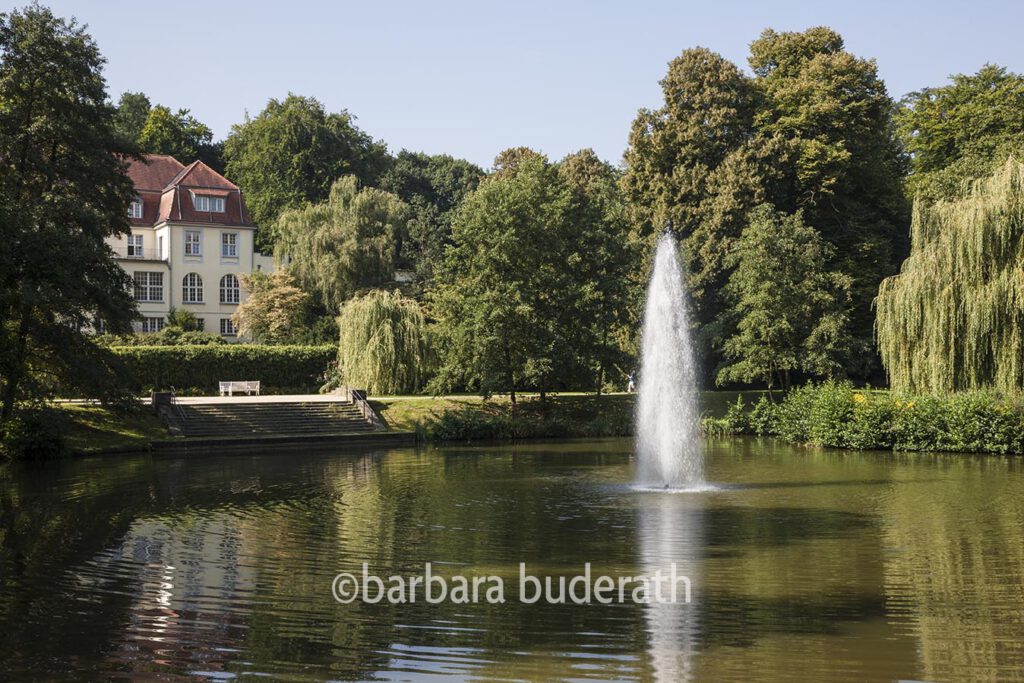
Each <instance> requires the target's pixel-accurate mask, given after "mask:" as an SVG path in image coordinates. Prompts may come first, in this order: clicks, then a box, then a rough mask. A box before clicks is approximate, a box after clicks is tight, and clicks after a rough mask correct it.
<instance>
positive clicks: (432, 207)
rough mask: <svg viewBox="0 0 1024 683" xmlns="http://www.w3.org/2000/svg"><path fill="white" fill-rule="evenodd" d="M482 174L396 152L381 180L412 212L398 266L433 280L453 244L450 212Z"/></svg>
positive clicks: (440, 159) (467, 166)
mask: <svg viewBox="0 0 1024 683" xmlns="http://www.w3.org/2000/svg"><path fill="white" fill-rule="evenodd" d="M483 175H484V172H483V170H482V169H481V168H480V167H479V166H477V165H475V164H472V163H470V162H468V161H464V160H462V159H455V158H453V157H450V156H448V155H444V154H438V155H434V156H430V155H427V154H423V153H422V152H418V153H417V152H409V151H406V150H402V151H401V152H399V154H398V156H397V157H396V158H395V161H394V164H393V165H392V166H391V168H390V169H389V170H388V171H387V173H386V174H385V175H384V177H383V178H382V179H381V181H380V188H381V189H382V190H386V191H388V192H391V193H393V194H395V195H397V196H398V197H399V198H400V199H402V201H404V202H406V203H407V204H409V206H410V207H411V210H412V215H411V217H410V219H409V223H408V230H407V234H402V235H398V236H397V237H398V246H397V252H398V257H397V262H398V267H400V268H414V269H415V270H416V272H417V274H418V275H419V276H420V277H421V278H422V279H424V280H429V279H430V278H432V277H433V275H434V272H435V271H436V270H437V269H438V267H439V266H440V264H441V261H442V260H443V258H444V250H445V248H446V247H447V246H448V245H450V244H451V231H452V228H451V219H452V215H453V212H454V211H455V209H456V207H458V205H459V203H460V202H461V201H462V200H463V198H464V197H465V196H466V195H467V194H469V193H470V192H472V191H473V190H475V189H476V187H477V185H479V183H480V180H481V178H483Z"/></svg>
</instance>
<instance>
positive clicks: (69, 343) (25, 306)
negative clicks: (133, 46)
mask: <svg viewBox="0 0 1024 683" xmlns="http://www.w3.org/2000/svg"><path fill="white" fill-rule="evenodd" d="M102 66H103V58H102V57H101V55H100V52H99V50H98V48H97V47H96V44H95V42H93V40H92V38H91V37H90V36H89V34H88V33H87V32H86V31H85V29H84V28H83V27H82V26H80V25H78V24H77V23H75V22H74V21H73V20H71V21H67V20H64V19H61V18H59V17H56V16H54V15H53V13H52V12H51V11H50V10H48V9H46V8H44V7H41V6H39V5H30V6H28V7H26V8H25V9H22V10H15V11H13V12H10V13H8V14H4V15H0V207H2V208H0V212H2V220H0V244H2V245H3V248H2V249H0V423H2V424H0V427H4V426H5V425H6V424H7V423H8V422H9V421H10V420H11V418H12V417H13V416H14V413H15V409H16V407H17V406H18V404H19V401H22V400H26V399H36V398H42V397H45V396H46V395H47V394H48V392H50V391H52V390H53V389H54V388H55V386H56V385H57V384H61V385H63V386H64V387H65V388H69V389H71V390H74V391H77V392H81V393H82V394H83V395H94V396H99V397H101V398H105V399H114V398H119V397H122V396H123V394H121V393H120V385H119V384H118V382H117V380H118V377H117V375H116V373H115V372H114V371H113V368H114V366H113V365H112V364H111V361H110V359H109V357H108V356H107V355H105V353H104V352H102V351H101V350H99V349H98V348H97V347H96V346H95V345H94V344H93V343H92V342H91V341H90V340H89V339H88V337H87V336H86V335H84V334H83V332H82V331H81V330H82V329H83V328H85V327H87V326H88V325H90V324H92V323H94V322H97V321H99V322H101V323H103V324H104V325H106V326H107V327H108V328H109V329H110V330H111V331H114V332H119V331H127V330H128V328H129V325H130V322H131V319H132V317H133V316H134V314H135V306H134V303H133V302H132V299H131V296H130V295H129V292H130V284H131V282H130V280H129V278H128V276H127V275H126V274H125V273H124V271H122V270H121V269H120V267H118V265H117V264H116V263H115V262H114V259H113V253H112V252H111V250H110V248H109V247H108V246H107V245H106V243H105V242H104V239H105V238H106V237H110V236H112V235H117V234H119V233H123V232H126V231H127V230H128V214H127V210H128V204H129V202H130V201H131V198H132V195H133V189H132V183H131V181H130V180H129V179H128V176H127V175H126V174H125V170H126V167H125V162H124V161H123V158H124V157H123V156H119V155H124V154H126V153H130V152H131V151H132V150H131V149H130V148H128V147H127V146H125V145H124V141H123V139H122V138H121V136H120V135H118V134H117V132H116V130H115V128H114V110H113V108H112V107H111V106H110V105H109V104H108V103H107V93H106V89H105V82H104V80H103V75H102Z"/></svg>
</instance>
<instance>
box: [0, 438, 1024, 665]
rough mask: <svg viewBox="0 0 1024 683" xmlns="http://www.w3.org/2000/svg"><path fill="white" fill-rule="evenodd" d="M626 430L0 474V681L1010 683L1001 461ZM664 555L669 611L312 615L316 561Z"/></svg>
mask: <svg viewBox="0 0 1024 683" xmlns="http://www.w3.org/2000/svg"><path fill="white" fill-rule="evenodd" d="M630 452H631V443H630V442H629V441H628V440H608V441H601V442H575V443H558V444H552V443H548V444H533V445H520V446H517V447H482V448H452V449H440V450H414V449H400V450H394V451H388V452H367V453H361V454H337V453H302V454H276V453H268V454H253V455H251V456H231V457H224V458H203V459H191V460H183V459H158V458H124V459H117V460H110V459H107V460H74V461H65V462H59V463H49V464H46V465H42V466H39V465H27V466H26V465H15V466H8V467H5V468H0V679H3V680H27V681H36V680H76V679H77V680H97V679H109V678H129V679H137V680H152V679H153V678H157V677H158V678H159V679H161V680H196V679H200V680H202V679H219V678H228V677H232V676H234V677H238V678H243V679H244V678H253V677H257V676H259V677H265V678H269V679H272V680H309V681H312V680H410V679H412V680H427V679H439V678H445V677H447V678H449V679H456V680H466V679H477V680H574V681H575V680H587V681H597V680H615V681H620V680H626V681H646V680H651V679H654V680H662V681H676V680H694V681H700V680H714V681H747V680H768V681H771V680H785V681H807V682H810V681H821V680H830V681H861V680H895V679H911V680H934V681H957V680H981V681H986V680H991V681H997V680H998V681H1003V680H1022V676H1024V674H1022V672H1024V645H1022V643H1024V627H1022V624H1024V620H1022V619H1021V614H1024V534H1022V533H1021V532H1022V530H1024V473H1022V469H1024V463H1021V462H1020V461H1015V460H999V459H985V460H965V459H958V458H955V457H949V458H929V457H920V458H898V457H894V456H892V455H891V454H856V453H830V452H822V451H810V450H804V449H792V448H789V447H786V446H783V445H780V444H777V443H774V442H744V441H738V442H722V443H719V444H716V445H712V447H711V448H709V453H710V457H709V461H708V462H709V466H710V475H711V479H712V480H713V481H715V482H729V483H730V486H723V487H720V489H719V490H717V491H715V492H713V493H700V494H674V495H665V494H657V493H638V492H635V491H632V490H630V489H629V486H628V484H629V482H630V481H631V480H632V471H631V467H630V462H629V458H630ZM428 561H429V562H433V563H447V566H450V567H452V568H453V571H454V570H456V569H457V570H459V571H461V572H463V573H466V574H476V575H490V574H498V575H502V576H505V577H506V578H507V579H508V580H509V581H510V582H513V583H514V581H515V577H516V571H517V567H518V563H519V562H521V561H524V562H527V563H528V565H529V566H530V568H531V570H533V571H534V572H535V573H537V574H541V575H552V576H558V575H572V574H575V573H578V572H579V571H580V569H581V568H582V566H583V563H584V562H588V561H589V562H591V563H593V566H594V569H595V570H598V571H600V572H601V573H608V574H613V575H636V574H641V573H645V572H652V571H654V570H656V569H657V568H662V567H664V566H665V565H666V564H671V563H672V562H673V561H675V562H677V563H678V564H679V565H680V567H681V568H683V569H684V571H685V573H686V574H687V575H688V576H689V577H690V578H691V580H692V598H693V602H692V603H691V604H690V605H686V604H674V605H663V604H649V605H635V604H624V605H596V604H595V605H587V606H576V605H572V604H567V605H523V604H520V603H519V602H518V600H516V598H515V595H514V594H513V593H510V594H509V600H508V602H506V604H504V605H455V604H451V603H446V604H441V605H426V604H422V603H419V604H416V605H399V606H389V605H383V604H380V605H365V604H358V603H357V604H352V605H339V604H337V603H335V602H334V601H333V600H332V599H331V597H330V581H331V578H332V577H333V576H334V574H335V573H337V572H338V571H346V570H351V569H352V568H354V567H358V566H359V565H360V563H362V562H368V563H370V565H371V566H373V567H375V568H376V569H378V570H379V571H381V572H394V573H404V574H409V573H413V572H416V571H421V570H422V567H423V563H424V562H428Z"/></svg>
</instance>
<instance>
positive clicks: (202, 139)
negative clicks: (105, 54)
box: [114, 92, 224, 172]
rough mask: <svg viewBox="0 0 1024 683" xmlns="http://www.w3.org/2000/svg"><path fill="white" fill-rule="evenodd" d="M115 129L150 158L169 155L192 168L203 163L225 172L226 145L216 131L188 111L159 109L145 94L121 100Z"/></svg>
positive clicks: (131, 95) (115, 118)
mask: <svg viewBox="0 0 1024 683" xmlns="http://www.w3.org/2000/svg"><path fill="white" fill-rule="evenodd" d="M114 127H115V129H116V130H117V132H118V133H119V134H120V135H121V136H122V138H123V139H124V140H125V141H127V142H129V143H131V144H135V145H138V147H139V149H140V150H141V151H143V152H147V153H149V154H168V155H170V156H173V157H174V158H176V159H177V160H178V161H180V162H182V163H184V164H188V163H191V162H192V161H195V160H196V159H199V160H201V161H203V162H205V163H206V164H208V165H209V166H210V167H211V168H213V169H214V170H216V171H218V172H223V170H224V160H223V158H222V152H223V150H222V145H221V143H219V142H214V141H213V131H212V130H210V127H209V126H207V125H206V124H204V123H202V122H201V121H198V120H197V119H196V118H195V117H194V116H192V114H191V113H190V112H189V110H188V109H179V110H178V111H177V112H174V111H171V109H170V108H169V107H165V106H163V105H156V106H155V107H154V106H153V105H152V103H151V102H150V100H149V97H147V96H146V95H145V94H144V93H141V92H126V93H123V94H122V95H121V99H120V100H118V103H117V110H116V112H115V114H114Z"/></svg>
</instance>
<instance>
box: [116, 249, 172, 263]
mask: <svg viewBox="0 0 1024 683" xmlns="http://www.w3.org/2000/svg"><path fill="white" fill-rule="evenodd" d="M114 256H116V257H117V258H119V259H127V260H139V261H166V260H167V259H166V258H165V257H164V256H162V255H161V254H160V250H159V249H152V248H148V249H138V248H136V247H132V248H131V250H130V253H129V249H128V248H127V247H115V248H114Z"/></svg>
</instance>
